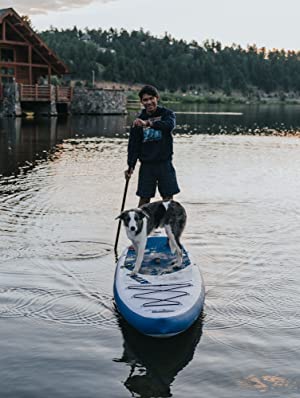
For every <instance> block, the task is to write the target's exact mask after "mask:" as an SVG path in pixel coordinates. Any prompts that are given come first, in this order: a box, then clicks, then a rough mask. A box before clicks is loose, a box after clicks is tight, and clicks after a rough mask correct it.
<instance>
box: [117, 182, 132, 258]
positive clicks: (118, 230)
mask: <svg viewBox="0 0 300 398" xmlns="http://www.w3.org/2000/svg"><path fill="white" fill-rule="evenodd" d="M129 180H130V177H127V178H126V182H125V188H124V194H123V200H122V205H121V213H122V211H123V210H124V207H125V201H126V196H127V190H128V184H129ZM121 223H122V220H119V223H118V229H117V235H116V240H115V246H114V250H115V253H117V249H118V242H119V236H120V230H121Z"/></svg>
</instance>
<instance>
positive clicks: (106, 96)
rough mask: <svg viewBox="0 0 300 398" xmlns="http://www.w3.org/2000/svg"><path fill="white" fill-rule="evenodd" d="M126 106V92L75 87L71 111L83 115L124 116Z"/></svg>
mask: <svg viewBox="0 0 300 398" xmlns="http://www.w3.org/2000/svg"><path fill="white" fill-rule="evenodd" d="M126 104H127V100H126V95H125V92H124V91H121V90H103V89H88V88H82V87H75V88H74V93H73V99H72V102H71V108H70V110H71V113H73V114H82V115H113V114H124V113H126Z"/></svg>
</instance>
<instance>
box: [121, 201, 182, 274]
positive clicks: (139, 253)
mask: <svg viewBox="0 0 300 398" xmlns="http://www.w3.org/2000/svg"><path fill="white" fill-rule="evenodd" d="M117 218H120V219H121V220H122V221H123V223H124V226H125V229H126V233H127V236H128V239H130V240H131V242H132V245H133V247H134V249H135V252H136V263H135V266H134V269H133V271H132V274H133V275H135V274H136V273H138V272H139V269H140V267H141V264H142V261H143V258H144V252H145V247H146V243H147V236H148V235H149V234H150V233H151V232H152V231H153V230H154V229H155V228H158V227H164V228H165V231H166V234H167V237H168V239H169V245H170V249H171V252H172V253H173V254H175V253H176V260H177V264H176V265H177V266H180V265H181V264H182V246H181V243H180V240H179V239H180V236H181V234H182V232H183V230H184V227H185V224H186V212H185V210H184V208H183V206H182V205H181V204H180V203H178V202H175V201H174V200H170V201H167V202H164V201H158V202H153V203H148V204H146V205H143V206H142V207H141V208H136V209H130V210H125V211H123V212H122V213H121V214H120V215H119V216H118V217H117Z"/></svg>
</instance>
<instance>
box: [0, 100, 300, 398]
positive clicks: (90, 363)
mask: <svg viewBox="0 0 300 398" xmlns="http://www.w3.org/2000/svg"><path fill="white" fill-rule="evenodd" d="M174 108H177V110H178V111H179V112H185V113H178V115H177V122H178V129H177V130H176V135H175V145H174V149H175V156H174V164H175V167H176V169H177V174H178V180H179V183H180V186H181V193H180V194H179V195H178V196H177V199H178V200H179V201H181V202H182V203H183V205H184V206H185V208H186V210H187V214H188V224H187V227H186V230H185V232H184V235H183V243H184V245H185V246H186V248H187V249H188V250H189V251H190V253H191V254H192V256H193V258H194V260H195V261H196V262H197V263H198V264H199V266H200V267H201V270H202V273H203V277H204V280H205V285H206V291H207V293H206V302H205V308H204V312H203V315H202V317H201V319H199V320H198V321H197V322H196V323H195V325H194V326H193V327H192V328H191V329H190V330H188V331H187V332H186V333H184V334H182V335H180V336H178V337H175V338H172V339H168V340H164V341H161V340H155V339H151V338H147V337H144V336H141V335H139V334H138V333H137V332H135V331H134V330H132V329H131V328H130V327H129V326H128V325H126V324H125V323H124V321H122V319H120V318H119V317H118V315H117V313H116V311H115V308H114V302H113V295H112V284H113V275H114V266H115V257H114V253H113V245H114V239H115V234H116V228H117V224H116V221H115V220H114V218H115V217H116V216H117V215H118V213H119V210H120V206H121V200H122V195H123V189H124V178H123V170H124V169H125V168H126V144H127V134H128V126H129V124H130V121H131V120H132V118H133V117H134V115H133V114H129V115H128V116H103V117H83V116H82V117H73V118H62V119H61V118H59V119H57V118H51V119H48V118H41V119H17V120H13V119H6V120H0V192H1V195H0V215H1V217H0V234H1V238H0V352H1V362H0V395H1V397H5V398H23V397H24V398H25V397H26V398H27V397H28V398H35V397H37V398H40V397H57V398H67V397H68V398H69V397H72V398H77V397H78V398H82V397H86V398H94V397H97V398H99V397H101V398H102V397H103V398H110V397H112V398H118V397H122V398H124V397H143V398H150V397H171V396H172V397H176V398H182V397H191V398H194V397H195V398H196V397H197V398H199V397H206V398H232V397H233V398H244V397H245V398H248V397H249V398H257V397H267V398H274V397H282V396H288V397H299V396H300V380H299V368H300V339H299V329H300V293H299V284H300V270H299V259H300V244H299V241H300V229H299V221H300V139H299V138H298V137H293V136H274V135H271V134H273V133H274V132H276V133H279V132H281V133H282V135H287V134H288V132H293V133H295V132H297V131H300V107H297V106H289V107H288V106H285V107H280V106H260V107H257V106H248V107H245V106H235V107H229V106H227V107H218V106H214V107H213V106H209V107H204V106H202V107H194V106H191V107H189V108H186V109H183V108H182V107H181V108H179V107H176V106H175V105H174ZM186 112H188V113H186ZM227 112H228V113H227ZM220 132H221V133H223V134H216V133H220ZM224 133H226V134H224ZM243 133H247V135H244V134H243ZM255 133H261V134H262V135H255ZM136 183H137V176H136V175H134V176H133V178H132V180H131V181H130V185H129V191H128V196H127V201H126V207H131V206H135V205H136V203H137V197H136V196H135V189H136ZM126 244H127V238H126V236H125V234H124V232H123V231H122V234H121V237H120V242H119V247H120V249H121V248H122V247H124V246H125V245H126Z"/></svg>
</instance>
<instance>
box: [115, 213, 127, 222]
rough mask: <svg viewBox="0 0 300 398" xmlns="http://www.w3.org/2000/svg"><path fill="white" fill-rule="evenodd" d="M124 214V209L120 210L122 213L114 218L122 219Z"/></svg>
mask: <svg viewBox="0 0 300 398" xmlns="http://www.w3.org/2000/svg"><path fill="white" fill-rule="evenodd" d="M124 216H125V211H122V213H121V214H119V215H118V217H116V218H115V220H118V219H120V220H124Z"/></svg>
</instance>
